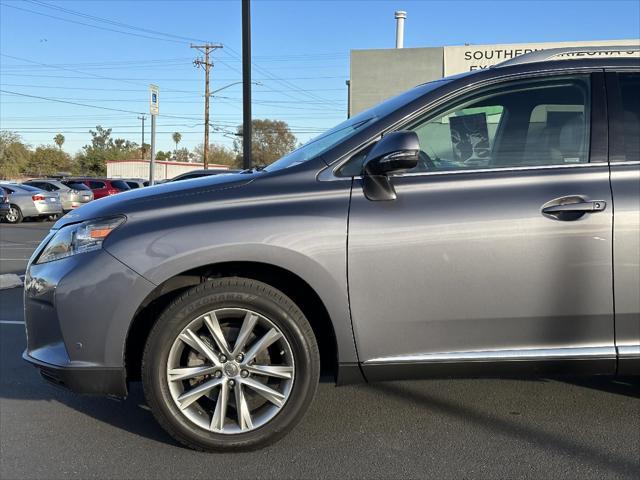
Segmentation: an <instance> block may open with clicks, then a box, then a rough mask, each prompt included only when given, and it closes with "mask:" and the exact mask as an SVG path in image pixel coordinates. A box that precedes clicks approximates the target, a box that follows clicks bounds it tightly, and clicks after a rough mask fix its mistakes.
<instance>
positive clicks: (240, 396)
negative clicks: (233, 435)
mask: <svg viewBox="0 0 640 480" xmlns="http://www.w3.org/2000/svg"><path fill="white" fill-rule="evenodd" d="M234 392H235V395H236V411H237V412H238V425H239V426H240V430H251V429H252V428H253V421H252V420H251V412H250V411H249V406H248V405H247V400H246V398H245V396H244V392H243V391H242V384H238V385H237V386H236V388H235V390H234Z"/></svg>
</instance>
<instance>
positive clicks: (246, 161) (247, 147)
mask: <svg viewBox="0 0 640 480" xmlns="http://www.w3.org/2000/svg"><path fill="white" fill-rule="evenodd" d="M251 138H252V134H251V3H250V0H242V166H243V168H245V169H249V168H251Z"/></svg>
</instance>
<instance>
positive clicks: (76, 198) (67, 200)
mask: <svg viewBox="0 0 640 480" xmlns="http://www.w3.org/2000/svg"><path fill="white" fill-rule="evenodd" d="M23 185H29V186H31V187H35V188H39V189H41V190H45V191H47V192H56V193H58V194H59V195H60V202H61V203H62V210H64V212H65V213H67V212H69V211H71V210H74V209H76V208H78V207H81V206H82V205H84V204H85V203H89V202H90V201H91V200H93V192H92V191H91V189H90V188H89V187H87V186H86V185H84V184H82V183H79V182H73V181H69V180H56V179H54V178H40V179H34V180H29V181H28V182H24V183H23Z"/></svg>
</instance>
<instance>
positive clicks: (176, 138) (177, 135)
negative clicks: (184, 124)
mask: <svg viewBox="0 0 640 480" xmlns="http://www.w3.org/2000/svg"><path fill="white" fill-rule="evenodd" d="M171 138H173V143H175V144H176V150H175V155H176V156H177V155H178V144H179V143H180V140H182V135H180V132H173V135H171Z"/></svg>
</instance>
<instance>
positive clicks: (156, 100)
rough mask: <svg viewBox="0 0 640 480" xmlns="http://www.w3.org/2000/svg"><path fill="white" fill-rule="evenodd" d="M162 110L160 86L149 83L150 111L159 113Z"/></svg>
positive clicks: (155, 113)
mask: <svg viewBox="0 0 640 480" xmlns="http://www.w3.org/2000/svg"><path fill="white" fill-rule="evenodd" d="M159 111H160V88H159V87H158V86H157V85H149V112H150V113H151V115H158V112H159Z"/></svg>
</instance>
